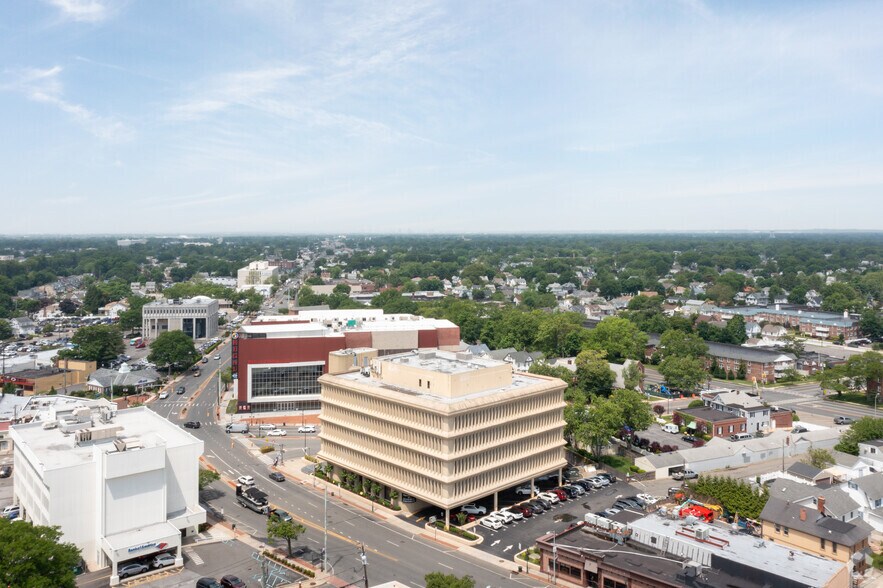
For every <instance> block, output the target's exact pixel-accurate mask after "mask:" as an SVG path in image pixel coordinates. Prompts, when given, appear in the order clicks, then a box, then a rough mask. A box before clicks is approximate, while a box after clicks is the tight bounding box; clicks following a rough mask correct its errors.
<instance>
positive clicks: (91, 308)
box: [83, 284, 110, 314]
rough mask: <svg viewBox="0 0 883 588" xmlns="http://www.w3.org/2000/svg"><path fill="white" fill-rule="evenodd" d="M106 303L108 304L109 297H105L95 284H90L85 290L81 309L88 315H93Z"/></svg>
mask: <svg viewBox="0 0 883 588" xmlns="http://www.w3.org/2000/svg"><path fill="white" fill-rule="evenodd" d="M108 302H110V297H108V296H107V295H105V293H104V292H102V291H101V289H100V288H99V287H98V285H97V284H92V285H90V286H89V287H88V288H86V296H85V297H84V298H83V308H84V309H85V310H86V312H88V313H89V314H95V313H96V312H98V309H99V308H101V307H102V306H104V305H105V304H107V303H108Z"/></svg>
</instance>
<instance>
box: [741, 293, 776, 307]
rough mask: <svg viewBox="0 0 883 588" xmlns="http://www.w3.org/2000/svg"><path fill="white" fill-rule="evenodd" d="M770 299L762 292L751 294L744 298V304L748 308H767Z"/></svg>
mask: <svg viewBox="0 0 883 588" xmlns="http://www.w3.org/2000/svg"><path fill="white" fill-rule="evenodd" d="M769 303H770V298H769V296H767V295H766V294H764V293H763V292H752V293H751V294H748V295H747V296H745V304H747V305H749V306H768V305H769Z"/></svg>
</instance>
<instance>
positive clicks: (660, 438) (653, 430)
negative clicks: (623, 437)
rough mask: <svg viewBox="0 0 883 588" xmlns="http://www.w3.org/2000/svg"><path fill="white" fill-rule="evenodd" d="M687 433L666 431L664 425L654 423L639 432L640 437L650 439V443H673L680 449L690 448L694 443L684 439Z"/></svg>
mask: <svg viewBox="0 0 883 588" xmlns="http://www.w3.org/2000/svg"><path fill="white" fill-rule="evenodd" d="M685 434H686V433H677V434H675V433H666V432H665V431H663V430H662V425H659V424H657V423H653V424H652V425H650V428H648V429H647V430H646V431H641V432H639V433H638V437H640V438H641V439H649V440H650V443H653V442H654V441H656V442H658V443H659V444H660V445H672V446H674V447H677V448H678V449H689V448H691V447H693V444H692V443H688V442H687V441H684V440H683V439H682V437H683V436H684V435H685Z"/></svg>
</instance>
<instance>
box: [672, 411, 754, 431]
mask: <svg viewBox="0 0 883 588" xmlns="http://www.w3.org/2000/svg"><path fill="white" fill-rule="evenodd" d="M675 414H679V415H681V418H682V419H683V420H684V422H685V423H687V428H688V429H692V430H694V431H696V430H701V431H704V432H706V433H708V434H709V435H712V436H713V437H721V438H727V437H729V436H730V435H734V434H737V433H745V432H746V431H747V427H748V424H747V421H746V419H745V417H743V416H741V415H734V414H732V413H729V412H724V411H722V410H716V409H714V408H708V407H697V408H682V409H680V410H676V411H675Z"/></svg>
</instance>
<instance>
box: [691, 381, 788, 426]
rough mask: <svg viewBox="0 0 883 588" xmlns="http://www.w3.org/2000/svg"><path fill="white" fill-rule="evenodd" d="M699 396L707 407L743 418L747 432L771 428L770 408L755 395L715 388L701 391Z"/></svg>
mask: <svg viewBox="0 0 883 588" xmlns="http://www.w3.org/2000/svg"><path fill="white" fill-rule="evenodd" d="M701 398H702V400H703V402H705V406H707V407H709V408H713V409H715V410H720V411H723V412H727V413H730V414H734V415H736V416H740V417H742V418H744V419H745V421H746V422H747V429H748V432H749V433H756V432H757V431H767V430H769V429H770V428H771V421H770V419H771V417H770V415H771V412H770V410H771V409H770V407H769V406H765V405H764V404H763V403H762V402H761V401H760V400H758V398H757V397H756V396H753V395H751V394H746V393H745V392H742V391H740V390H733V391H729V390H725V389H716V390H708V391H706V392H703V393H702V395H701Z"/></svg>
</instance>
